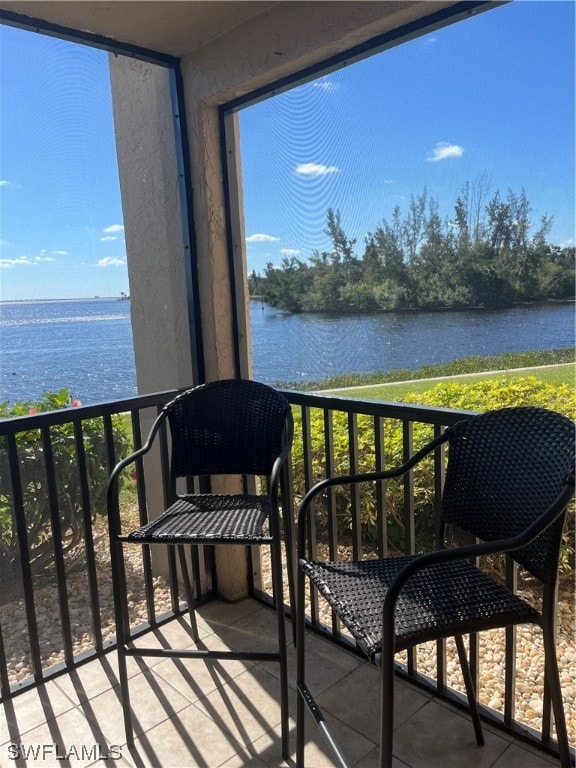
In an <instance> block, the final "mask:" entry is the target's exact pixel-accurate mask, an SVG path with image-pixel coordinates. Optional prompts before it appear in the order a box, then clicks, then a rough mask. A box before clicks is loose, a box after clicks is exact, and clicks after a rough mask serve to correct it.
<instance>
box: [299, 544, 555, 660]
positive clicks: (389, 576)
mask: <svg viewBox="0 0 576 768" xmlns="http://www.w3.org/2000/svg"><path fill="white" fill-rule="evenodd" d="M412 559H414V558H413V557H411V556H404V557H390V558H386V559H380V560H362V561H353V562H323V563H316V562H308V561H301V566H302V568H303V570H304V572H305V573H306V574H307V575H308V576H309V577H310V579H311V580H312V581H313V583H314V584H315V585H316V587H317V588H318V590H319V591H320V593H321V594H322V595H323V596H324V597H325V598H326V599H327V600H328V602H329V603H330V605H331V606H332V608H333V609H334V610H335V612H336V614H337V615H338V616H339V617H340V619H341V621H342V623H343V624H344V625H345V626H346V627H347V629H348V630H349V631H350V632H351V633H352V636H353V637H354V639H355V640H356V642H357V643H358V646H359V647H360V649H361V650H362V651H363V652H364V653H365V654H366V656H368V658H370V659H371V660H372V661H375V660H376V657H377V655H378V654H379V653H380V652H381V650H382V609H383V603H384V598H385V595H386V592H387V589H388V586H389V585H390V583H391V582H392V581H393V579H394V578H395V577H396V576H397V575H398V573H399V572H400V571H401V570H402V568H403V567H404V566H405V565H406V564H407V563H409V562H410V561H411V560H412ZM525 622H526V623H536V624H540V623H541V619H540V614H539V613H538V611H536V610H535V609H534V608H532V607H531V606H530V605H529V604H528V603H526V602H525V601H524V600H522V599H521V598H519V597H517V596H516V595H514V594H512V593H511V592H510V591H509V590H508V589H506V588H505V587H504V586H501V585H500V584H498V583H497V582H496V581H494V580H493V579H492V578H491V577H490V576H488V575H487V574H486V573H483V572H482V571H480V570H479V569H478V568H476V567H475V566H474V565H472V564H471V563H469V562H468V561H465V560H455V561H453V562H444V563H442V564H441V565H439V564H436V565H432V566H429V567H427V568H424V569H423V570H421V571H418V572H417V573H415V574H414V575H413V576H412V577H411V578H410V579H409V580H408V581H407V582H406V584H405V585H404V587H403V589H402V591H401V593H400V597H399V599H398V602H397V605H396V615H395V623H396V627H395V629H396V651H401V650H404V649H406V648H409V647H411V646H413V645H417V644H419V643H423V642H426V641H428V640H437V639H440V638H442V637H446V636H447V635H448V636H449V635H452V634H453V635H459V634H466V633H467V632H472V631H481V630H485V629H492V628H494V627H501V626H505V625H508V624H521V623H525ZM447 630H448V631H447Z"/></svg>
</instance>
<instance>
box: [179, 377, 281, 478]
mask: <svg viewBox="0 0 576 768" xmlns="http://www.w3.org/2000/svg"><path fill="white" fill-rule="evenodd" d="M164 410H165V412H166V414H167V416H168V420H169V423H170V434H171V438H172V461H171V473H172V476H173V477H186V476H189V475H218V474H246V475H266V476H270V474H271V472H272V468H273V465H274V462H275V460H276V459H277V458H278V456H279V455H280V453H281V452H282V450H283V449H285V447H286V445H287V443H288V447H289V441H291V438H292V431H291V425H292V416H291V413H292V412H291V408H290V404H289V403H288V401H287V400H286V398H285V397H283V396H282V395H281V394H280V393H279V392H277V391H276V390H275V389H273V388H272V387H269V386H267V385H265V384H261V383H259V382H255V381H249V380H245V379H227V380H222V381H214V382H211V383H209V384H203V385H201V386H198V387H195V388H194V389H190V390H188V391H186V392H184V393H182V394H181V395H179V396H178V397H176V398H175V399H174V400H172V401H171V402H170V403H168V404H167V405H166V407H165V409H164Z"/></svg>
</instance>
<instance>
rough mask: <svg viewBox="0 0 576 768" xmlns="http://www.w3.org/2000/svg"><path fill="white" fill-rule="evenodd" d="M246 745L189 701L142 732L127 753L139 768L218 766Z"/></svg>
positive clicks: (201, 767)
mask: <svg viewBox="0 0 576 768" xmlns="http://www.w3.org/2000/svg"><path fill="white" fill-rule="evenodd" d="M243 746H244V745H242V744H240V743H239V742H238V741H237V740H236V739H235V738H234V737H233V736H231V735H230V734H229V733H228V732H227V731H225V730H223V729H222V728H221V727H220V726H219V724H218V723H216V722H215V721H214V720H213V719H212V718H210V717H208V716H206V715H205V714H204V713H202V712H200V711H199V710H198V708H197V707H196V706H195V705H194V704H190V705H189V706H188V707H186V709H184V710H182V711H180V712H179V713H178V715H177V716H175V717H172V718H170V719H168V720H165V721H164V722H162V723H160V724H159V725H157V726H155V727H154V728H151V729H150V730H148V731H146V733H144V734H141V735H140V736H139V737H138V738H137V739H136V740H135V743H134V747H133V748H132V749H130V750H127V752H126V755H125V757H126V759H127V760H129V761H130V762H131V763H132V764H133V765H134V766H136V768H218V766H220V765H222V764H224V763H225V762H226V761H227V760H230V759H231V758H232V757H234V755H236V753H237V752H239V751H241V750H242V749H243Z"/></svg>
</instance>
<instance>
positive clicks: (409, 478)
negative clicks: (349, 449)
mask: <svg viewBox="0 0 576 768" xmlns="http://www.w3.org/2000/svg"><path fill="white" fill-rule="evenodd" d="M413 426H414V425H413V423H412V422H411V421H403V422H402V453H403V461H408V459H409V458H410V456H412V453H413V451H414V445H413V431H414V430H413ZM403 482H404V515H403V517H404V552H405V553H406V554H407V555H412V554H414V553H415V552H416V524H415V520H414V473H413V472H412V471H410V472H408V473H407V474H406V475H405V476H404V480H403ZM406 657H407V660H408V673H409V674H410V675H415V674H416V658H417V656H416V649H415V648H409V649H408V650H407V651H406Z"/></svg>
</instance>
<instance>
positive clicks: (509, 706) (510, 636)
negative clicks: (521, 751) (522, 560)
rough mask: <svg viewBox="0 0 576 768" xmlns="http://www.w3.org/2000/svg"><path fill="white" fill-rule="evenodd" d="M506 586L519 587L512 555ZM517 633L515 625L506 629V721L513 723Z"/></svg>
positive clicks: (507, 562)
mask: <svg viewBox="0 0 576 768" xmlns="http://www.w3.org/2000/svg"><path fill="white" fill-rule="evenodd" d="M506 586H507V587H508V589H510V590H511V591H512V592H514V594H516V591H517V589H518V567H517V565H516V563H515V562H514V560H512V558H511V557H507V558H506ZM516 635H517V630H516V627H515V626H510V627H506V629H505V637H506V640H505V662H504V669H505V682H504V722H505V723H506V725H512V722H513V721H514V715H515V711H516Z"/></svg>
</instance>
